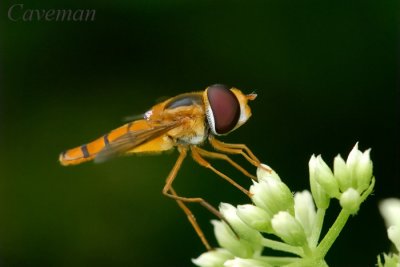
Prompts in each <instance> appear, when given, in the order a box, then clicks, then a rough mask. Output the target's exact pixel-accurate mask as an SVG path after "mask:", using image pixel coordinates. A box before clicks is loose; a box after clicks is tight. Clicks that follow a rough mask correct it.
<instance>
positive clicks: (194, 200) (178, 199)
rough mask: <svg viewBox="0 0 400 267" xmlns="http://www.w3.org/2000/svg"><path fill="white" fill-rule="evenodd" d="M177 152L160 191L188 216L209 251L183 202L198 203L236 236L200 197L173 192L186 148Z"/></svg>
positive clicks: (207, 244) (219, 214) (215, 210)
mask: <svg viewBox="0 0 400 267" xmlns="http://www.w3.org/2000/svg"><path fill="white" fill-rule="evenodd" d="M178 150H179V153H180V155H179V157H178V159H177V161H176V163H175V165H174V167H173V168H172V170H171V172H170V173H169V175H168V177H167V179H166V183H165V186H164V188H163V190H162V193H163V194H164V195H165V196H167V197H170V198H172V199H174V200H176V202H177V203H178V205H179V207H180V208H181V209H182V210H183V211H184V212H185V214H186V215H187V216H188V220H189V222H190V223H191V225H192V226H193V228H194V230H195V231H196V233H197V235H198V236H199V238H200V240H201V242H202V243H203V244H204V246H205V247H206V248H207V250H211V249H212V248H211V246H210V245H209V243H208V241H207V239H206V238H205V236H204V234H203V231H202V230H201V228H200V226H199V224H198V223H197V222H196V218H195V217H194V215H193V213H192V212H191V211H190V209H189V208H188V207H187V206H186V205H185V203H184V202H187V203H199V204H200V205H202V206H203V207H205V208H206V209H207V210H208V211H210V212H211V213H212V214H214V215H215V216H216V217H217V218H219V219H220V220H222V221H224V222H225V223H226V224H227V225H228V226H229V227H230V228H231V229H232V231H233V232H234V233H235V234H236V232H235V230H234V229H233V228H232V226H231V225H230V224H229V222H228V221H227V220H226V219H225V218H224V217H223V216H222V214H221V213H220V212H219V211H218V210H217V209H216V208H214V207H213V206H212V205H211V204H209V203H208V202H207V201H205V200H204V199H202V198H200V197H182V196H178V195H177V194H176V192H175V190H174V189H173V188H172V183H173V181H174V180H175V178H176V175H177V173H178V171H179V169H180V167H181V166H182V163H183V160H184V159H185V158H186V155H187V148H186V147H182V146H180V147H178ZM236 235H237V234H236Z"/></svg>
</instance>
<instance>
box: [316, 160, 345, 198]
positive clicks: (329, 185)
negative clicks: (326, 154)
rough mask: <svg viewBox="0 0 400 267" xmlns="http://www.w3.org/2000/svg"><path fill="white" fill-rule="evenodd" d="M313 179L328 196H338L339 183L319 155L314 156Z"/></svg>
mask: <svg viewBox="0 0 400 267" xmlns="http://www.w3.org/2000/svg"><path fill="white" fill-rule="evenodd" d="M315 179H316V180H317V183H318V184H319V185H320V186H321V187H322V188H323V189H324V190H325V192H326V193H327V194H328V195H329V196H330V197H336V198H338V197H339V196H340V192H339V184H338V182H337V181H336V179H335V177H334V176H333V173H332V171H331V169H330V168H329V167H328V165H327V164H326V163H325V161H324V160H323V159H322V157H321V155H318V156H317V158H316V165H315Z"/></svg>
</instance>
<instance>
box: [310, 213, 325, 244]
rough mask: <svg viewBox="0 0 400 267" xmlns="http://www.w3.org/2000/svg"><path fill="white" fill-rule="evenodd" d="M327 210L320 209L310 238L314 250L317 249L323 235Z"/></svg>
mask: <svg viewBox="0 0 400 267" xmlns="http://www.w3.org/2000/svg"><path fill="white" fill-rule="evenodd" d="M325 212H326V209H321V208H318V210H317V216H316V218H315V223H314V228H313V231H312V233H311V238H310V248H311V249H314V248H316V247H317V244H318V240H319V237H320V235H321V231H322V226H323V224H324V217H325Z"/></svg>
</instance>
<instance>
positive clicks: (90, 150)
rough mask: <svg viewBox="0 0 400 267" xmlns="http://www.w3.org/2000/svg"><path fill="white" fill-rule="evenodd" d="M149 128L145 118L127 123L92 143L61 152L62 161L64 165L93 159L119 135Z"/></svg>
mask: <svg viewBox="0 0 400 267" xmlns="http://www.w3.org/2000/svg"><path fill="white" fill-rule="evenodd" d="M148 128H149V125H148V124H147V122H146V121H145V120H138V121H134V122H130V123H127V124H125V125H123V126H121V127H119V128H117V129H115V130H113V131H111V132H110V133H107V134H105V135H103V136H102V137H100V138H98V139H96V140H94V141H92V142H90V143H87V144H85V145H81V146H78V147H75V148H72V149H69V150H67V151H64V152H63V153H61V154H60V157H59V160H60V163H61V164H62V165H64V166H67V165H76V164H80V163H82V162H86V161H89V160H92V159H94V158H95V157H96V155H97V154H98V153H99V152H100V151H102V150H103V149H104V148H105V147H106V146H108V145H110V144H111V143H112V142H113V141H114V140H115V139H117V138H118V137H121V136H122V135H124V134H126V133H127V132H129V131H134V130H138V129H140V130H143V129H148Z"/></svg>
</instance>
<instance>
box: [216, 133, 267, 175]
mask: <svg viewBox="0 0 400 267" xmlns="http://www.w3.org/2000/svg"><path fill="white" fill-rule="evenodd" d="M208 140H209V142H210V144H211V145H212V146H213V147H214V148H215V149H216V150H218V151H221V152H225V153H230V154H241V155H242V156H243V157H244V158H245V159H246V160H247V161H248V162H250V163H251V164H252V165H254V166H256V167H257V168H258V167H262V168H263V169H265V170H266V171H269V172H272V170H271V169H270V168H268V167H266V166H265V165H261V162H260V160H259V159H258V158H257V157H256V156H255V155H254V154H253V152H251V150H250V149H249V148H248V147H247V146H246V145H245V144H229V143H224V142H221V141H219V140H217V139H215V138H214V137H213V136H210V137H209V138H208Z"/></svg>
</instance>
